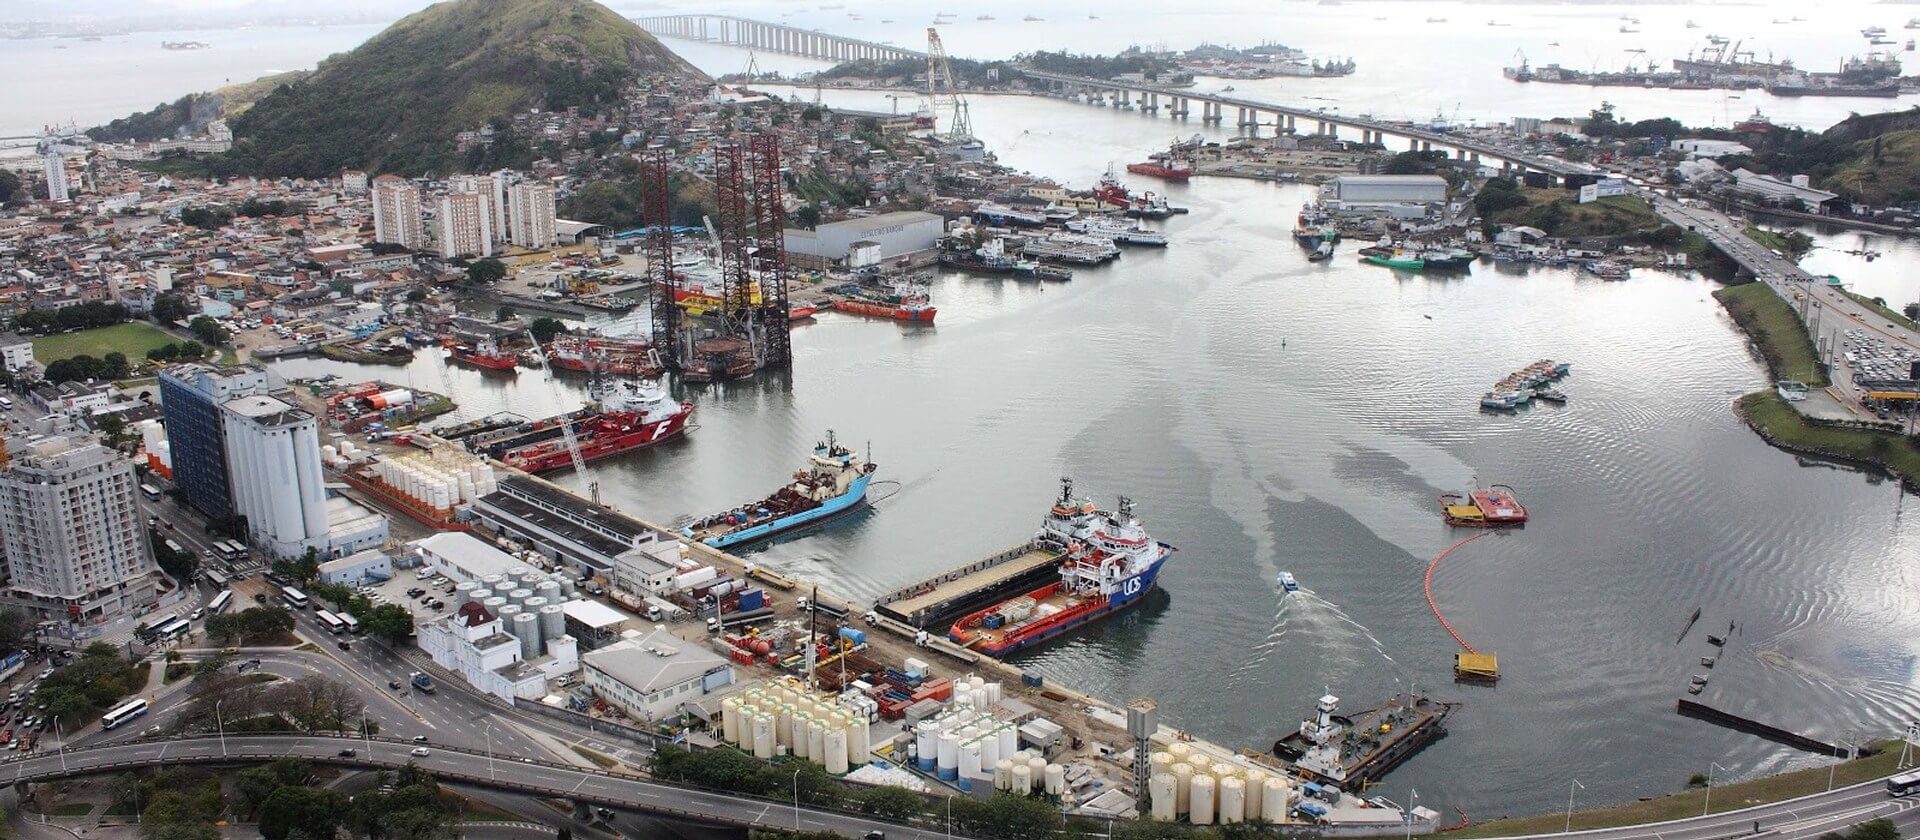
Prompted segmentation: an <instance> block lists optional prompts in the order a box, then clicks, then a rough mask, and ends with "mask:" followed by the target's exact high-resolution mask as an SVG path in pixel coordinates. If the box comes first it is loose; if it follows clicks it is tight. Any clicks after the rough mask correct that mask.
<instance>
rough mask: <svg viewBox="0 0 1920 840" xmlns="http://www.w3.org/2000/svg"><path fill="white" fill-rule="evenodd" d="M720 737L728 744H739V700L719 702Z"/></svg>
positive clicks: (728, 699)
mask: <svg viewBox="0 0 1920 840" xmlns="http://www.w3.org/2000/svg"><path fill="white" fill-rule="evenodd" d="M720 737H721V738H723V739H725V740H726V742H727V743H729V744H736V745H737V744H739V743H740V698H738V697H728V698H726V699H724V700H721V701H720Z"/></svg>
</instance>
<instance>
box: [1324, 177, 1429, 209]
mask: <svg viewBox="0 0 1920 840" xmlns="http://www.w3.org/2000/svg"><path fill="white" fill-rule="evenodd" d="M1322 193H1323V194H1325V195H1326V196H1327V197H1328V198H1329V199H1331V200H1333V201H1338V202H1340V203H1341V204H1345V205H1353V204H1434V203H1438V202H1443V201H1446V200H1447V179H1445V178H1442V177H1440V176H1438V175H1341V176H1339V177H1337V178H1334V179H1333V182H1332V183H1330V184H1328V185H1327V186H1326V187H1323V188H1322Z"/></svg>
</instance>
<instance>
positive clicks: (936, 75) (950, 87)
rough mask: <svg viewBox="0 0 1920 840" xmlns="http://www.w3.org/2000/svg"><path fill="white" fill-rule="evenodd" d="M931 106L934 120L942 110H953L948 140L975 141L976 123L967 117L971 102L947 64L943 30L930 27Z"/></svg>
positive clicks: (948, 129)
mask: <svg viewBox="0 0 1920 840" xmlns="http://www.w3.org/2000/svg"><path fill="white" fill-rule="evenodd" d="M927 104H928V105H929V106H931V107H932V108H933V118H934V119H935V120H939V119H940V113H941V112H942V111H952V112H953V121H952V122H950V123H948V124H947V133H946V136H947V139H949V140H952V141H954V142H956V143H961V142H966V141H968V140H972V139H973V120H972V118H971V117H969V116H968V115H967V100H966V98H965V97H962V96H961V95H960V86H959V85H958V84H957V83H955V81H954V78H953V64H952V63H951V62H949V61H947V48H946V46H944V45H943V44H941V43H940V30H938V29H935V28H933V27H931V26H929V27H927Z"/></svg>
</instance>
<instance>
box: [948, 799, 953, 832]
mask: <svg viewBox="0 0 1920 840" xmlns="http://www.w3.org/2000/svg"><path fill="white" fill-rule="evenodd" d="M947 840H953V794H951V793H949V794H947Z"/></svg>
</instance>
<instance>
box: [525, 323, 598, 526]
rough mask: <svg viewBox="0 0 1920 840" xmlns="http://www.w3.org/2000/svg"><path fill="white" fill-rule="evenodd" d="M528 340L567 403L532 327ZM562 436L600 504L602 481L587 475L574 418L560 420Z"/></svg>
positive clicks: (555, 390) (578, 472)
mask: <svg viewBox="0 0 1920 840" xmlns="http://www.w3.org/2000/svg"><path fill="white" fill-rule="evenodd" d="M527 341H529V342H532V344H533V354H534V355H535V356H538V357H540V359H541V360H542V361H543V364H541V366H540V370H541V373H543V374H545V376H546V377H547V387H549V388H552V389H553V393H554V396H557V397H559V398H560V403H561V404H565V403H566V401H567V400H566V395H565V394H562V393H560V383H559V382H558V381H556V380H555V379H554V378H553V363H552V361H551V360H549V359H547V357H546V353H545V351H543V350H541V349H540V339H538V338H536V337H534V334H533V328H532V327H528V328H527ZM560 436H561V437H562V438H564V439H565V440H566V442H567V456H568V457H569V458H572V459H573V472H574V474H575V475H577V476H579V477H580V480H581V481H582V482H584V483H585V484H586V485H587V495H589V496H592V497H593V503H594V504H596V505H597V504H600V482H598V481H593V480H591V479H589V478H588V477H587V459H586V458H585V457H582V456H581V454H580V436H579V435H576V434H574V433H573V420H571V419H566V420H562V421H560Z"/></svg>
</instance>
